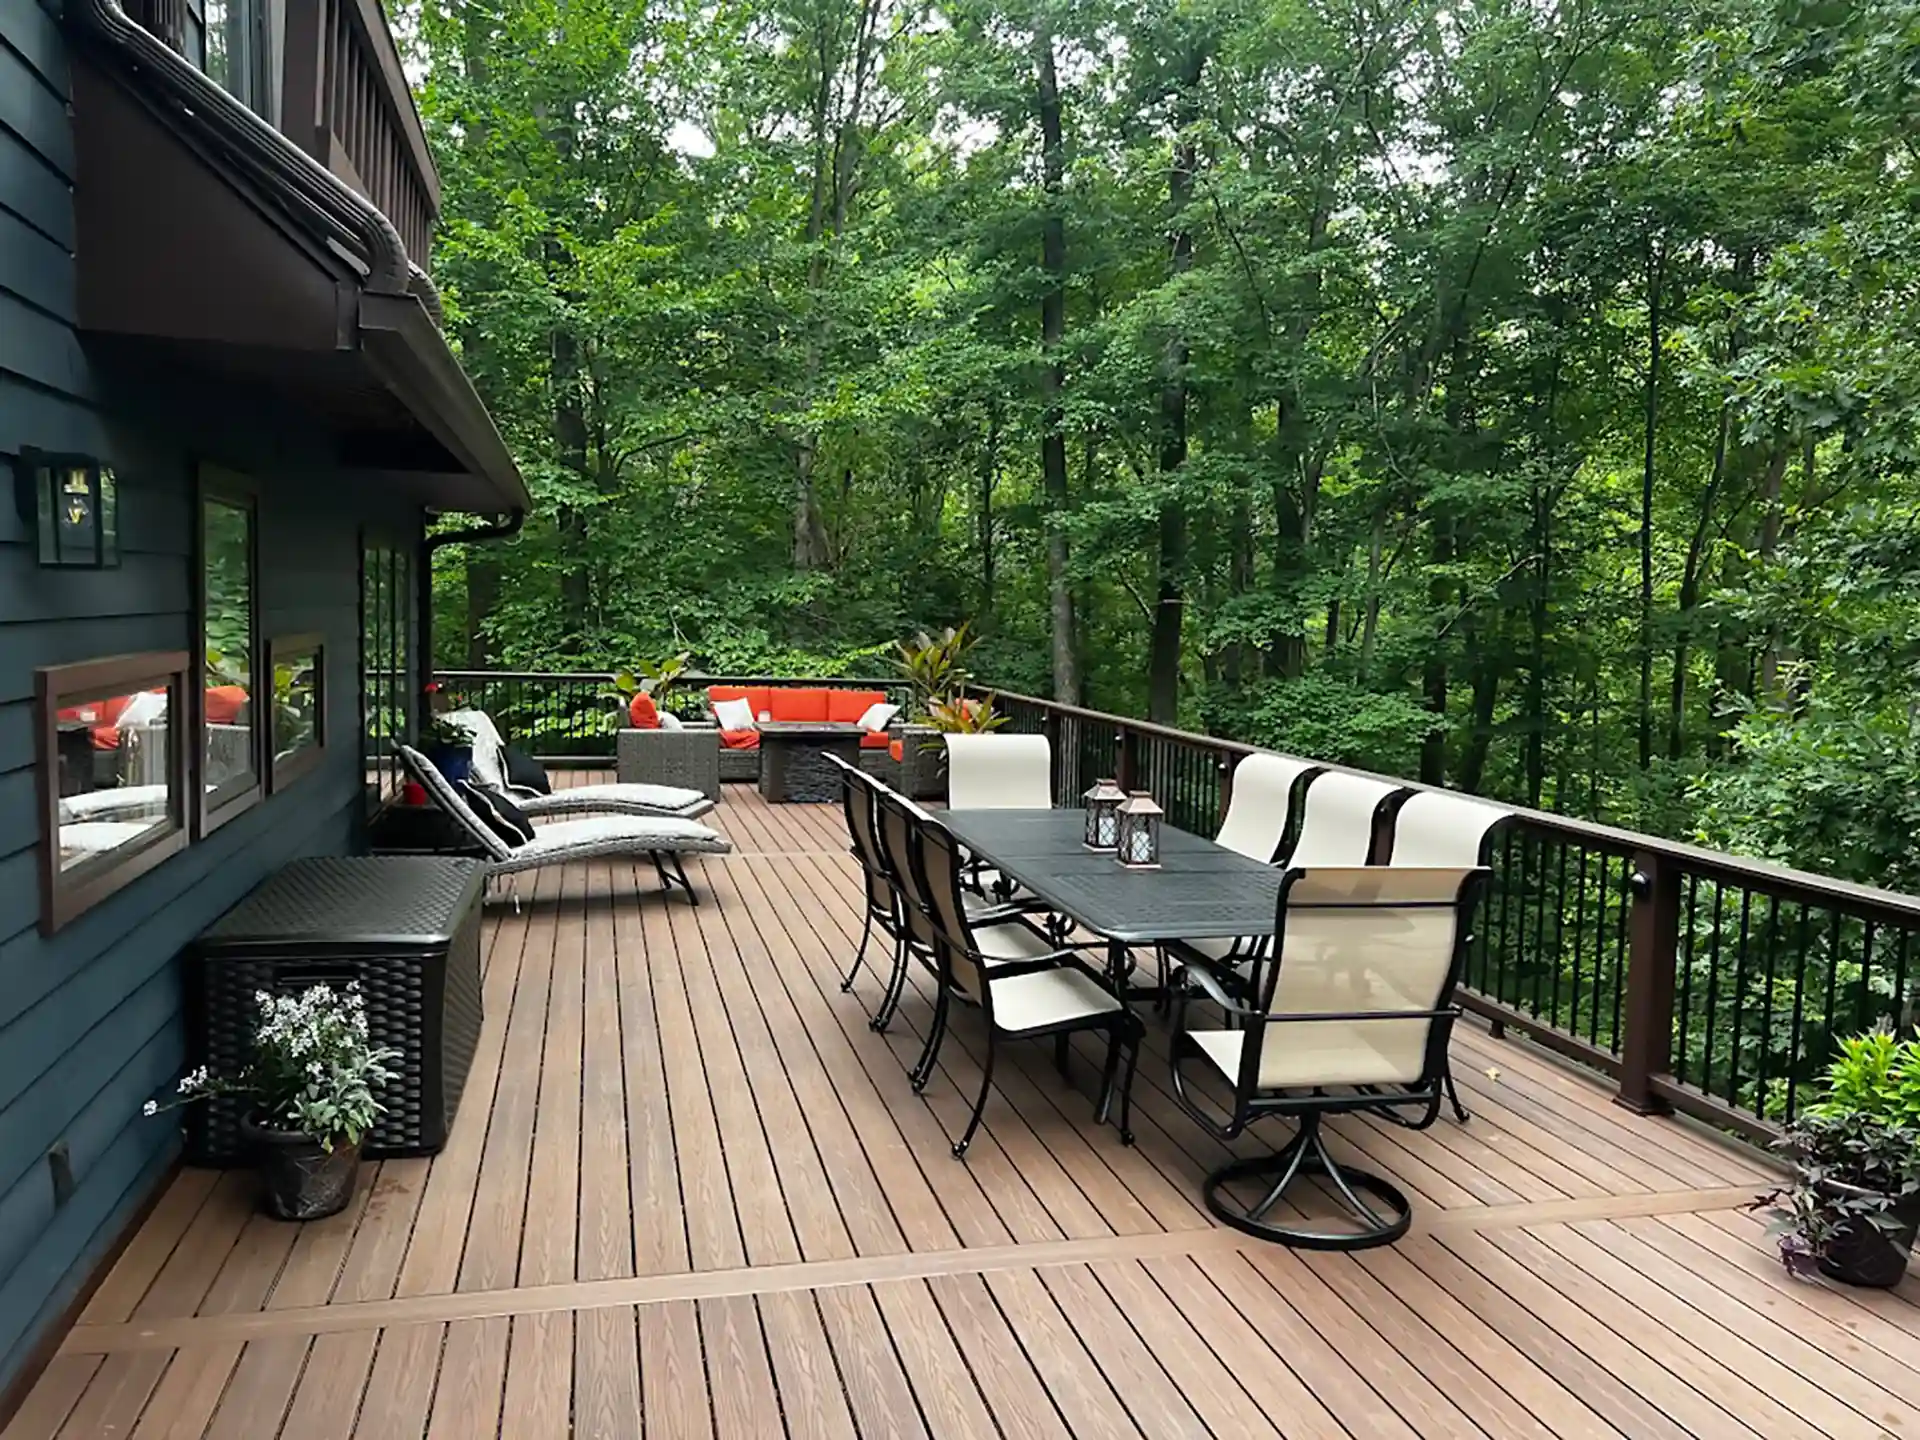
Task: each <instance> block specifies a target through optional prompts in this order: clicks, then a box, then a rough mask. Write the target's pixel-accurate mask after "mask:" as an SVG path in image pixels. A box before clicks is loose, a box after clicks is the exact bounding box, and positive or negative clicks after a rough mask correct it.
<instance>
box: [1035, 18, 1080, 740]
mask: <svg viewBox="0 0 1920 1440" xmlns="http://www.w3.org/2000/svg"><path fill="white" fill-rule="evenodd" d="M1034 62H1035V64H1034V69H1035V80H1036V86H1035V90H1036V95H1035V101H1036V107H1037V109H1038V111H1039V116H1040V170H1041V176H1042V181H1043V187H1044V193H1045V199H1044V202H1043V203H1044V204H1045V206H1046V211H1045V214H1044V216H1043V218H1042V221H1041V226H1040V266H1041V270H1042V271H1043V272H1044V274H1045V277H1046V288H1045V290H1044V291H1043V292H1042V294H1041V298H1040V350H1041V354H1042V363H1041V370H1040V398H1041V408H1042V415H1041V425H1040V473H1041V487H1042V490H1043V491H1044V493H1045V496H1046V509H1047V515H1048V526H1047V595H1048V601H1049V608H1050V610H1051V618H1052V641H1053V698H1054V699H1055V700H1058V701H1060V702H1061V703H1062V704H1065V705H1078V704H1079V703H1080V663H1079V652H1078V649H1077V647H1076V644H1075V636H1074V616H1073V588H1072V586H1071V585H1070V584H1069V582H1068V578H1067V560H1068V556H1067V532H1066V529H1065V520H1066V515H1067V509H1068V505H1069V503H1070V499H1071V497H1070V496H1069V494H1068V489H1067V436H1066V431H1065V429H1064V428H1063V427H1064V425H1065V409H1064V406H1063V403H1062V394H1063V392H1064V391H1065V389H1066V384H1067V375H1066V366H1065V365H1064V363H1063V362H1062V360H1061V358H1060V356H1061V345H1062V343H1063V342H1064V341H1065V339H1066V334H1067V288H1066V285H1067V282H1066V277H1067V226H1066V217H1065V216H1064V215H1063V214H1062V213H1061V207H1062V205H1063V204H1064V203H1065V200H1064V195H1063V189H1064V185H1065V179H1066V163H1067V162H1066V144H1065V141H1064V139H1063V138H1062V134H1061V125H1060V81H1059V77H1058V76H1057V75H1056V74H1055V72H1054V64H1053V37H1052V36H1051V35H1050V34H1048V33H1046V32H1045V31H1042V32H1041V33H1040V35H1039V36H1038V37H1036V39H1035V41H1034Z"/></svg>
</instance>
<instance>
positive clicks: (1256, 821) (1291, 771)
mask: <svg viewBox="0 0 1920 1440" xmlns="http://www.w3.org/2000/svg"><path fill="white" fill-rule="evenodd" d="M1319 773H1320V767H1319V766H1318V765H1315V764H1314V763H1313V762H1312V761H1311V760H1298V759H1295V758H1294V757H1293V756H1291V755H1269V754H1265V753H1260V754H1254V755H1248V756H1246V757H1244V758H1243V759H1242V760H1241V761H1240V763H1239V764H1238V765H1236V766H1234V767H1233V785H1232V788H1231V789H1230V791H1229V798H1228V800H1227V813H1226V815H1225V816H1223V817H1222V818H1221V821H1220V828H1219V829H1218V830H1217V831H1215V832H1214V836H1213V843H1214V844H1216V845H1221V846H1224V847H1225V848H1227V849H1228V850H1231V851H1233V852H1234V853H1235V854H1239V855H1244V856H1246V857H1247V858H1248V859H1249V860H1258V861H1259V862H1260V863H1261V864H1262V865H1269V864H1271V863H1273V858H1274V856H1276V855H1278V854H1279V853H1280V847H1281V845H1283V844H1284V843H1285V842H1286V838H1287V827H1288V824H1289V822H1290V821H1291V820H1292V818H1293V812H1294V807H1295V805H1296V804H1297V803H1298V797H1299V792H1300V790H1301V789H1302V788H1303V783H1302V782H1311V781H1312V779H1313V777H1314V776H1316V775H1318V774H1319Z"/></svg>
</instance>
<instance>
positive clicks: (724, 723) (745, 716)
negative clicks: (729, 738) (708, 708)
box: [713, 700, 753, 730]
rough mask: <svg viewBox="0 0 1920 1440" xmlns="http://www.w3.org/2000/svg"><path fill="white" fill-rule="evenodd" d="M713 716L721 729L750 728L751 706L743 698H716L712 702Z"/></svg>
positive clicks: (751, 720)
mask: <svg viewBox="0 0 1920 1440" xmlns="http://www.w3.org/2000/svg"><path fill="white" fill-rule="evenodd" d="M713 718H714V719H716V720H718V721H719V722H720V728H721V729H722V730H751V729H753V706H751V705H749V704H748V703H747V702H746V701H744V700H716V701H714V702H713Z"/></svg>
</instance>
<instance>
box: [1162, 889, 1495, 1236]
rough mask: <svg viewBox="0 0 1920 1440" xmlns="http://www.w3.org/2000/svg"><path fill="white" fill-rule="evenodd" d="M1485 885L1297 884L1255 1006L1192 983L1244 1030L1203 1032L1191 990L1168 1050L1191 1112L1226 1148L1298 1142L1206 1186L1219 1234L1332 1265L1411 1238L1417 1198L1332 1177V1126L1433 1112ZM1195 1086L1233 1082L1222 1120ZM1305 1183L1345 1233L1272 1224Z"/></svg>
mask: <svg viewBox="0 0 1920 1440" xmlns="http://www.w3.org/2000/svg"><path fill="white" fill-rule="evenodd" d="M1485 874H1486V872H1485V871H1484V870H1483V869H1481V868H1480V867H1478V866H1465V867H1434V868H1427V867H1420V868H1414V867H1389V866H1365V867H1359V868H1338V869H1333V868H1326V869H1313V870H1289V871H1288V872H1287V874H1286V875H1285V877H1284V878H1283V880H1282V881H1281V887H1280V899H1279V906H1278V913H1277V915H1276V916H1275V937H1274V941H1275V943H1274V950H1273V956H1272V957H1271V958H1269V959H1265V960H1262V961H1260V962H1258V963H1257V965H1256V966H1255V979H1254V984H1253V987H1252V992H1253V993H1252V998H1251V999H1250V1000H1248V1001H1246V1002H1244V1003H1243V1002H1241V1001H1240V1000H1237V999H1235V998H1234V997H1233V996H1231V995H1229V994H1228V993H1227V991H1226V990H1225V989H1224V988H1222V987H1220V986H1219V984H1218V983H1217V981H1215V980H1214V979H1213V977H1212V976H1211V975H1210V974H1209V972H1208V971H1206V970H1205V969H1204V968H1199V967H1195V968H1194V969H1193V970H1192V972H1191V974H1192V978H1193V980H1194V982H1195V984H1196V985H1197V986H1198V987H1199V989H1200V990H1201V991H1202V992H1203V994H1204V995H1205V997H1206V999H1208V1000H1211V1001H1212V1002H1213V1004H1214V1005H1217V1006H1218V1007H1219V1008H1220V1010H1222V1011H1223V1012H1225V1014H1226V1015H1227V1017H1228V1018H1229V1019H1230V1020H1235V1021H1238V1022H1239V1023H1238V1024H1237V1025H1222V1024H1214V1023H1210V1022H1209V1023H1202V1022H1201V1020H1200V1017H1199V1015H1198V1013H1197V1007H1196V1005H1195V1003H1194V1001H1193V997H1192V996H1191V994H1190V987H1189V986H1188V985H1187V984H1185V983H1182V984H1181V985H1180V987H1179V990H1178V1011H1177V1014H1176V1020H1175V1027H1174V1041H1173V1049H1172V1056H1173V1089H1174V1095H1175V1098H1176V1099H1177V1100H1178V1101H1179V1102H1180V1104H1181V1105H1182V1106H1183V1107H1184V1108H1185V1109H1186V1110H1187V1111H1188V1112H1189V1113H1190V1114H1192V1115H1193V1116H1194V1118H1195V1119H1197V1120H1198V1121H1199V1122H1200V1123H1201V1124H1202V1125H1203V1126H1205V1127H1206V1128H1207V1129H1208V1130H1210V1131H1211V1132H1212V1133H1213V1134H1214V1135H1216V1136H1218V1137H1219V1138H1220V1139H1222V1140H1231V1139H1234V1138H1236V1137H1237V1136H1239V1135H1240V1134H1241V1133H1242V1132H1243V1131H1245V1130H1246V1129H1247V1128H1248V1127H1249V1126H1251V1125H1252V1124H1253V1123H1254V1122H1255V1121H1258V1120H1262V1119H1266V1118H1269V1117H1273V1116H1286V1117H1290V1118H1294V1119H1297V1120H1298V1122H1299V1127H1300V1128H1299V1130H1298V1132H1297V1133H1296V1134H1295V1136H1294V1138H1293V1139H1292V1140H1291V1141H1289V1142H1288V1143H1287V1144H1286V1145H1285V1146H1284V1147H1283V1148H1282V1149H1281V1150H1280V1151H1278V1152H1277V1153H1276V1154H1273V1155H1266V1156H1256V1157H1253V1158H1251V1159H1245V1160H1238V1161H1235V1162H1233V1163H1231V1164H1229V1165H1227V1166H1225V1167H1223V1168H1222V1169H1220V1170H1216V1171H1215V1172H1214V1173H1213V1174H1212V1175H1210V1176H1209V1177H1208V1178H1207V1182H1206V1187H1205V1193H1206V1201H1207V1208H1208V1209H1209V1210H1210V1211H1212V1213H1213V1214H1214V1215H1215V1216H1216V1217H1218V1218H1219V1219H1220V1220H1221V1221H1222V1222H1224V1223H1225V1224H1228V1225H1231V1226H1233V1227H1235V1228H1236V1229H1239V1230H1244V1231H1246V1232H1247V1233H1249V1234H1252V1235H1259V1236H1262V1237H1264V1238H1266V1239H1270V1240H1277V1241H1280V1242H1282V1243H1283V1244H1288V1245H1298V1246H1303V1247H1306V1248H1309V1249H1321V1250H1358V1249H1365V1248H1367V1247H1368V1246H1373V1245H1384V1244H1388V1243H1391V1242H1392V1241H1394V1240H1397V1239H1399V1238H1400V1237H1401V1236H1402V1235H1404V1234H1405V1233H1406V1231H1407V1227H1408V1226H1409V1224H1411V1223H1412V1208H1411V1205H1410V1203H1409V1202H1408V1200H1407V1198H1406V1196H1405V1195H1404V1194H1402V1193H1401V1192H1400V1190H1399V1189H1397V1188H1396V1187H1395V1186H1394V1185H1392V1184H1391V1183H1389V1182H1388V1181H1386V1180H1384V1179H1382V1178H1380V1177H1378V1176H1374V1175H1369V1174H1365V1173H1363V1172H1361V1171H1358V1170H1351V1169H1348V1168H1346V1167H1344V1166H1342V1165H1341V1164H1340V1163H1339V1162H1337V1161H1336V1160H1335V1159H1334V1157H1333V1155H1332V1153H1331V1152H1330V1151H1329V1150H1328V1148H1327V1144H1326V1140H1325V1137H1324V1136H1323V1135H1322V1133H1321V1122H1322V1120H1323V1119H1324V1117H1325V1116H1327V1115H1330V1114H1339V1113H1341V1112H1345V1111H1354V1110H1375V1111H1377V1110H1380V1109H1382V1108H1384V1107H1391V1106H1417V1107H1421V1108H1430V1107H1432V1105H1433V1104H1434V1101H1435V1097H1436V1096H1438V1094H1439V1093H1440V1089H1441V1086H1442V1085H1443V1083H1444V1079H1445V1075H1446V1059H1447V1042H1448V1039H1449V1037H1450V1035H1451V1033H1452V1029H1453V1022H1454V1020H1455V1018H1456V1017H1457V1016H1458V1015H1459V1011H1458V1009H1457V1008H1456V1007H1455V1006H1454V1004H1453V992H1454V987H1455V986H1456V984H1457V983H1458V981H1459V977H1460V966H1461V962H1462V959H1463V957H1464V955H1465V953H1466V947H1467V943H1468V938H1469V937H1468V933H1467V920H1468V916H1469V913H1470V910H1471V906H1472V903H1473V899H1474V895H1475V892H1476V890H1477V889H1478V888H1479V884H1480V882H1481V880H1482V879H1483V877H1484V876H1485ZM1200 1072H1206V1073H1208V1074H1210V1076H1211V1078H1212V1080H1213V1081H1214V1082H1215V1084H1216V1088H1217V1084H1218V1082H1222V1081H1223V1082H1224V1083H1225V1085H1226V1087H1227V1088H1228V1091H1229V1092H1230V1093H1229V1101H1230V1103H1229V1104H1228V1105H1227V1106H1226V1107H1225V1108H1224V1110H1222V1109H1221V1108H1219V1107H1215V1106H1212V1105H1209V1104H1208V1103H1206V1102H1205V1101H1204V1100H1203V1099H1202V1098H1201V1095H1200V1093H1199V1091H1198V1090H1197V1089H1196V1085H1195V1079H1196V1075H1197V1074H1198V1073H1200ZM1303 1175H1306V1176H1319V1177H1320V1178H1321V1179H1323V1180H1324V1181H1325V1184H1324V1186H1323V1187H1320V1188H1321V1189H1322V1190H1323V1191H1324V1192H1325V1193H1327V1194H1330V1195H1331V1196H1332V1197H1333V1198H1334V1200H1335V1201H1336V1203H1337V1204H1338V1206H1339V1207H1340V1209H1341V1210H1342V1211H1343V1212H1344V1214H1343V1215H1342V1216H1340V1217H1338V1218H1339V1219H1340V1220H1341V1221H1342V1222H1344V1223H1340V1224H1338V1225H1335V1226H1331V1227H1330V1226H1329V1225H1328V1223H1327V1222H1324V1221H1316V1220H1313V1219H1303V1220H1300V1221H1297V1222H1296V1221H1292V1220H1287V1219H1274V1218H1272V1214H1273V1211H1274V1210H1275V1207H1276V1206H1279V1205H1280V1204H1281V1203H1282V1200H1283V1198H1286V1197H1287V1196H1288V1192H1289V1190H1290V1189H1291V1188H1292V1187H1293V1186H1294V1184H1295V1182H1296V1181H1298V1180H1299V1179H1300V1178H1301V1177H1302V1176H1303ZM1249 1182H1260V1183H1259V1184H1257V1185H1254V1186H1252V1188H1251V1189H1249ZM1255 1192H1257V1196H1258V1198H1255V1199H1252V1200H1248V1198H1247V1196H1248V1195H1249V1194H1252V1193H1255ZM1299 1198H1300V1199H1301V1200H1302V1201H1303V1205H1310V1204H1312V1203H1313V1202H1312V1200H1311V1199H1308V1198H1307V1197H1305V1196H1301V1197H1299Z"/></svg>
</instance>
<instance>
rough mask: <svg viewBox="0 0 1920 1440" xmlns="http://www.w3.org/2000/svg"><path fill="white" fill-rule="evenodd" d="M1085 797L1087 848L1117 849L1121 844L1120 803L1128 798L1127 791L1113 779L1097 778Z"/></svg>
mask: <svg viewBox="0 0 1920 1440" xmlns="http://www.w3.org/2000/svg"><path fill="white" fill-rule="evenodd" d="M1083 798H1084V799H1085V801H1086V806H1087V835H1086V845H1087V849H1089V850H1117V849H1118V848H1119V846H1120V804H1121V802H1122V801H1124V800H1125V799H1126V798H1127V792H1126V791H1124V790H1122V789H1121V788H1120V787H1119V786H1118V785H1116V784H1114V783H1113V781H1111V780H1096V781H1094V782H1093V788H1092V789H1091V790H1089V791H1087V793H1086V795H1085V796H1084V797H1083Z"/></svg>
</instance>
